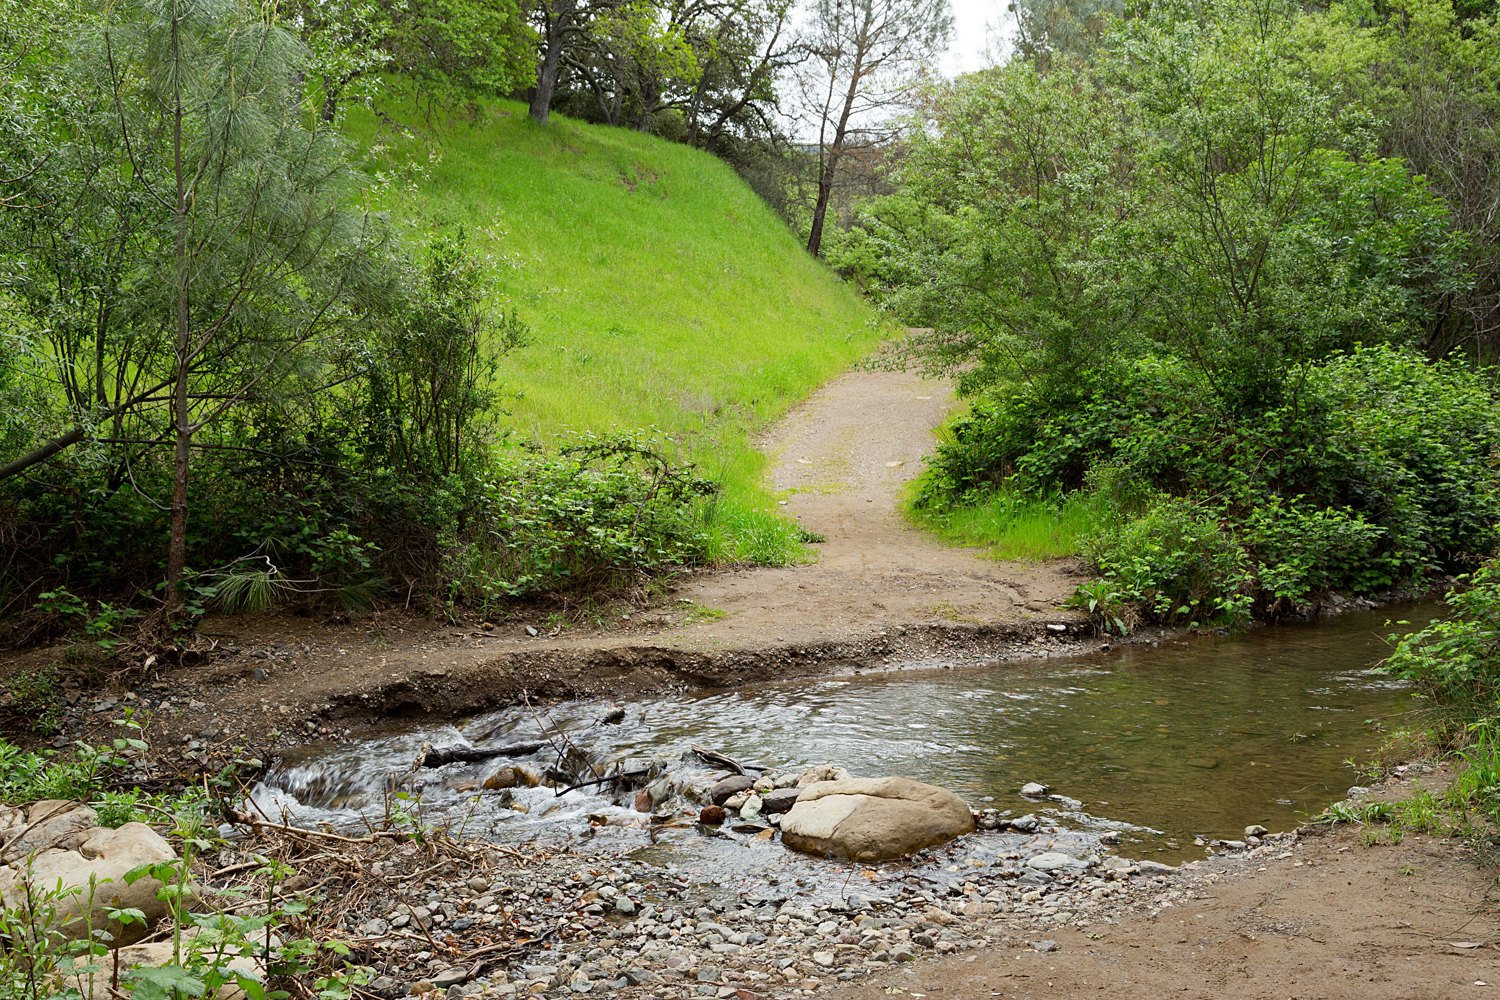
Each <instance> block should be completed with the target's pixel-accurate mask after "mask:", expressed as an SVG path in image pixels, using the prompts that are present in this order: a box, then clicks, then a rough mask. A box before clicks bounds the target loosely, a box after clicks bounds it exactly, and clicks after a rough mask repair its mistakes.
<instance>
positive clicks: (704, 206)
mask: <svg viewBox="0 0 1500 1000" xmlns="http://www.w3.org/2000/svg"><path fill="white" fill-rule="evenodd" d="M411 120H412V121H414V122H420V123H421V125H422V127H423V128H424V130H425V129H426V128H427V125H426V123H425V122H424V121H422V116H421V114H420V113H419V112H417V111H415V110H413V111H412V112H411ZM375 124H376V123H375V121H374V120H373V119H372V118H370V117H369V116H367V115H366V116H363V117H360V116H359V115H358V114H357V113H356V114H355V115H351V120H350V122H349V129H350V131H351V133H352V135H353V136H354V137H356V138H357V139H359V140H361V141H362V142H364V143H367V144H369V143H372V142H374V141H375V139H376V129H375ZM381 139H382V141H385V142H390V141H391V140H390V134H389V131H387V132H386V133H384V135H382V136H381ZM391 158H392V160H393V161H394V163H395V165H396V166H397V167H398V168H400V167H402V166H410V165H411V164H412V163H420V164H425V165H426V166H425V169H424V170H423V171H422V173H421V174H419V175H417V176H416V177H415V178H414V180H413V181H412V183H409V184H403V185H392V186H391V187H389V188H388V189H387V191H388V192H391V193H388V194H386V195H385V198H386V200H387V203H388V207H390V208H391V209H393V210H395V212H396V214H397V216H398V217H400V218H403V219H408V220H413V224H414V225H415V226H417V227H418V231H417V232H414V233H413V235H412V242H413V244H414V245H416V244H420V243H421V242H422V241H424V240H425V238H426V234H427V233H429V232H439V231H453V230H455V229H457V227H459V226H462V227H463V228H464V230H465V232H466V234H467V235H468V239H469V242H470V245H471V246H472V247H473V248H475V249H476V250H478V251H480V252H481V253H483V254H484V255H486V256H487V257H488V258H489V259H490V261H491V262H492V268H493V277H494V288H495V292H496V298H497V304H498V305H501V306H503V307H506V308H511V307H514V308H515V309H516V310H517V311H518V313H519V315H520V317H521V318H522V319H523V320H524V321H525V322H526V323H528V324H529V325H530V326H531V327H532V329H533V330H534V331H535V334H536V336H535V341H534V343H532V344H531V345H530V346H529V347H527V348H525V349H524V350H522V351H519V352H517V353H516V354H514V355H512V356H511V357H509V358H507V359H506V362H505V364H504V369H503V378H504V382H505V388H506V390H507V391H508V392H514V393H516V394H517V395H516V396H514V397H509V398H507V401H506V404H505V405H506V409H507V410H508V411H509V414H508V416H506V417H505V418H504V423H505V425H506V426H508V427H509V428H511V429H512V430H513V431H514V433H515V434H517V435H518V436H520V437H521V438H523V439H525V440H530V441H534V442H537V443H541V444H546V443H552V442H555V441H556V440H557V437H558V435H562V434H565V433H568V432H573V431H606V430H611V429H619V430H636V429H648V428H658V429H660V430H661V431H662V432H664V433H666V434H667V435H669V436H670V437H671V438H672V439H673V440H674V441H675V442H676V446H677V448H678V449H679V454H681V455H682V456H684V457H688V458H691V459H692V460H693V461H696V462H697V463H699V465H700V467H701V469H702V471H703V472H704V473H706V474H707V475H709V476H710V477H712V478H715V479H718V480H721V481H722V482H724V484H725V487H726V489H725V494H724V497H723V499H722V501H721V503H720V505H719V509H718V510H717V511H715V512H714V515H715V525H716V534H717V535H718V537H719V539H720V546H719V547H720V549H721V551H720V552H719V553H718V555H719V556H720V557H721V558H727V559H745V558H752V557H753V558H759V559H769V560H770V561H777V559H778V558H781V559H784V558H785V557H787V556H788V555H790V554H792V552H794V551H795V544H794V542H793V536H792V534H791V533H790V531H789V530H788V529H787V527H786V526H785V522H784V521H782V519H781V518H779V517H777V516H775V515H772V514H770V513H769V511H770V510H772V509H773V504H772V503H771V502H770V498H769V496H768V495H767V494H766V493H765V492H764V490H763V488H762V487H761V486H760V485H759V482H760V473H761V469H762V465H763V460H762V459H761V458H760V456H758V455H757V454H756V453H755V452H754V451H753V450H752V449H751V448H750V447H749V444H748V440H749V436H750V435H751V434H753V432H754V431H755V429H756V428H758V427H760V426H762V425H763V424H764V423H765V422H767V421H768V420H770V419H773V418H775V417H776V416H779V415H780V414H782V413H784V412H785V411H786V410H787V408H788V407H789V406H790V405H791V404H793V403H795V402H796V401H798V400H800V399H803V398H805V397H806V396H807V395H808V394H809V393H811V392H812V391H813V390H814V389H815V388H816V387H817V386H818V385H820V384H821V383H823V382H825V381H826V380H827V379H829V378H830V377H832V376H833V375H835V374H837V373H838V372H839V371H841V370H843V369H845V368H846V367H847V366H848V365H849V364H850V362H852V361H853V360H855V359H856V358H858V357H859V356H860V355H862V354H864V353H866V352H867V351H868V350H869V349H870V347H871V346H872V345H873V343H874V342H875V340H876V339H877V337H878V336H879V331H878V327H877V325H876V323H875V321H874V318H873V316H872V313H871V311H870V310H869V309H868V307H867V306H866V305H865V304H864V303H863V302H862V301H861V300H860V299H859V298H858V296H857V295H856V294H855V293H854V291H853V290H852V289H850V288H849V287H848V286H846V285H845V284H844V283H843V282H841V281H840V280H839V279H838V278H837V277H836V276H835V275H834V274H833V273H832V272H831V271H829V270H828V269H827V268H826V267H824V266H823V265H822V264H821V263H820V262H818V261H816V260H814V259H812V258H810V257H809V256H808V255H807V254H806V253H805V251H804V250H803V248H802V247H801V246H800V245H799V243H798V241H797V240H796V239H795V237H794V236H793V235H792V233H791V232H790V231H789V230H788V229H787V227H786V226H785V224H784V223H783V222H782V221H781V219H780V218H779V217H778V216H777V215H776V214H775V213H774V212H773V211H772V210H771V209H770V208H769V207H767V206H766V205H765V203H764V202H762V201H761V200H760V198H758V197H757V196H756V195H755V194H754V193H753V192H752V191H751V190H750V189H749V188H748V187H747V186H746V185H745V184H744V183H743V182H742V181H741V180H740V179H739V178H738V177H737V176H736V175H735V173H734V171H733V170H731V169H730V168H729V167H727V166H726V165H725V164H723V163H722V162H721V161H719V160H718V159H716V158H715V157H713V156H710V155H708V154H706V153H703V152H700V151H698V150H694V149H690V148H687V147H685V146H681V145H677V144H674V143H669V142H666V141H663V140H661V139H657V138H654V137H651V136H647V135H641V134H639V133H636V132H631V131H628V130H624V129H614V128H608V127H604V126H594V125H588V124H583V123H580V122H574V121H570V120H568V119H565V118H560V117H556V116H554V118H553V120H552V124H551V125H549V126H548V127H547V128H545V129H542V128H538V127H537V126H536V125H535V124H534V123H533V122H532V121H531V119H530V118H529V117H527V115H526V112H525V108H524V106H523V105H521V104H518V103H514V102H504V101H500V102H495V103H494V104H493V105H491V106H490V107H489V108H488V109H487V111H486V112H485V113H484V114H483V115H482V116H481V118H480V120H478V121H475V122H462V121H460V122H455V123H452V124H449V125H446V126H444V127H442V128H441V129H440V130H438V131H437V133H436V135H435V136H434V137H433V139H430V140H418V139H407V140H403V141H400V142H397V143H396V144H395V145H394V147H393V149H392V152H391ZM757 508H759V510H757ZM778 552H780V555H779V556H778V555H777V553H778Z"/></svg>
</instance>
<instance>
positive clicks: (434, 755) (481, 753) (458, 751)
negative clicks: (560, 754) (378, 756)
mask: <svg viewBox="0 0 1500 1000" xmlns="http://www.w3.org/2000/svg"><path fill="white" fill-rule="evenodd" d="M548 745H549V744H548V743H547V741H546V740H542V741H541V742H540V743H508V744H506V745H505V746H503V747H434V746H428V745H427V744H426V743H424V744H422V749H421V750H419V751H417V759H416V760H414V761H412V770H413V771H415V770H417V769H418V768H422V767H442V766H443V765H444V764H472V763H474V762H475V761H480V760H491V759H493V758H495V757H529V756H531V755H532V754H534V753H536V752H537V751H538V750H540V749H542V748H543V747H545V746H548Z"/></svg>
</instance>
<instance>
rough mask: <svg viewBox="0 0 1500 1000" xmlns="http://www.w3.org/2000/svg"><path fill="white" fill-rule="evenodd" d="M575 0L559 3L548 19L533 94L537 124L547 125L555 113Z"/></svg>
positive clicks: (548, 15) (534, 116)
mask: <svg viewBox="0 0 1500 1000" xmlns="http://www.w3.org/2000/svg"><path fill="white" fill-rule="evenodd" d="M575 9H576V0H558V3H557V5H556V8H555V11H553V12H548V13H547V14H546V15H545V16H546V34H545V38H544V39H543V44H544V46H545V48H543V50H542V61H541V64H540V65H539V66H538V67H537V73H536V93H535V94H533V95H531V117H532V118H533V119H535V120H536V123H537V124H538V125H545V124H547V117H548V115H550V114H551V112H552V92H553V91H554V90H556V89H557V72H558V69H559V68H560V67H561V66H562V51H563V38H564V37H565V33H566V32H567V30H568V27H569V26H570V24H571V23H572V20H573V12H574V10H575Z"/></svg>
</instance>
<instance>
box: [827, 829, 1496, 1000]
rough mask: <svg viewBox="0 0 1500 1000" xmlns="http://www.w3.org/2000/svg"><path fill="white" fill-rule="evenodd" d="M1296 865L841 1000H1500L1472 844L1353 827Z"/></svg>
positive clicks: (1275, 864)
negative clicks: (1377, 840) (1383, 841)
mask: <svg viewBox="0 0 1500 1000" xmlns="http://www.w3.org/2000/svg"><path fill="white" fill-rule="evenodd" d="M1296 859H1297V860H1295V861H1294V860H1290V859H1268V860H1267V861H1266V863H1265V864H1264V866H1262V867H1261V868H1260V870H1256V868H1255V867H1254V866H1247V867H1246V868H1244V869H1243V870H1242V871H1241V872H1240V873H1236V874H1234V875H1232V876H1230V877H1228V878H1226V879H1224V880H1223V881H1221V882H1218V883H1217V884H1215V885H1213V886H1211V887H1200V888H1198V889H1195V890H1192V891H1190V892H1186V893H1182V894H1181V895H1180V896H1179V897H1178V898H1176V899H1175V900H1168V901H1167V902H1168V903H1170V905H1165V906H1162V907H1161V908H1160V909H1159V910H1158V911H1157V912H1156V913H1155V914H1154V915H1147V914H1142V915H1139V916H1136V917H1131V918H1127V919H1125V920H1122V921H1121V922H1120V923H1118V924H1115V925H1104V924H1094V925H1092V926H1090V927H1089V928H1088V931H1087V932H1084V931H1079V930H1074V929H1071V928H1067V929H1058V930H1056V931H1051V932H1047V933H1046V934H1045V937H1046V938H1047V939H1050V940H1054V941H1056V943H1057V945H1058V950H1057V951H1054V952H1050V953H1043V952H1039V951H1037V950H1035V949H1034V948H1031V947H1029V946H1028V942H1029V941H1031V940H1033V939H1037V938H1040V937H1042V936H1043V935H1041V934H1038V933H1030V934H1022V935H1021V939H1018V940H1015V941H1014V943H1012V944H1010V945H998V946H995V947H992V948H985V949H982V950H979V951H976V952H973V953H971V954H969V955H965V956H963V957H953V958H945V959H939V960H938V961H935V962H920V963H916V964H915V965H914V966H912V967H910V968H908V969H904V970H901V971H895V970H893V971H891V972H889V973H885V974H879V975H875V976H871V977H869V978H868V979H866V980H862V981H860V982H859V983H858V984H857V985H854V984H851V985H849V986H845V987H841V988H838V989H835V990H833V991H831V992H829V993H828V994H827V996H828V998H829V1000H887V998H889V997H891V996H898V995H899V996H901V997H904V998H913V1000H917V998H922V997H925V998H927V1000H970V998H980V1000H992V998H1004V1000H1010V998H1019V1000H1027V998H1053V1000H1060V998H1065V997H1080V998H1081V997H1090V998H1099V1000H1146V998H1158V997H1182V998H1184V1000H1201V998H1214V1000H1218V998H1234V1000H1314V998H1317V1000H1448V998H1460V997H1464V998H1467V997H1489V996H1495V995H1496V994H1497V993H1500V952H1497V951H1496V947H1495V942H1496V939H1497V937H1500V918H1497V912H1496V906H1497V901H1500V900H1497V895H1496V886H1495V880H1494V876H1493V874H1492V873H1489V872H1486V871H1485V870H1484V869H1483V868H1481V867H1479V866H1476V865H1475V864H1474V862H1473V860H1472V858H1471V857H1470V856H1469V852H1468V850H1467V848H1466V847H1465V846H1464V845H1463V844H1462V843H1461V842H1459V841H1455V840H1447V839H1444V838H1440V837H1435V836H1428V835H1421V836H1409V837H1408V838H1407V839H1406V840H1405V841H1404V842H1403V843H1402V844H1401V845H1399V846H1395V847H1392V846H1382V847H1374V848H1368V847H1364V846H1362V845H1361V844H1360V842H1359V839H1358V835H1357V834H1356V833H1355V832H1354V831H1351V830H1349V829H1348V828H1341V829H1340V830H1339V832H1337V833H1335V834H1331V835H1328V836H1325V837H1322V838H1319V839H1317V840H1314V841H1311V842H1310V844H1309V848H1308V849H1307V850H1305V851H1299V852H1298V853H1297V854H1296ZM1168 888H1169V887H1168V886H1165V885H1164V886H1163V891H1164V892H1165V891H1167V890H1168ZM1158 898H1161V897H1158ZM1452 942H1461V943H1465V944H1469V945H1478V947H1462V948H1460V947H1454V946H1453V944H1452Z"/></svg>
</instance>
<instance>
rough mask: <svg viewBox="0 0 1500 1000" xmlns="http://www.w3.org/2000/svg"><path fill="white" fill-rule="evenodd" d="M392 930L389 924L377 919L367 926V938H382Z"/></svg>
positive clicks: (365, 928)
mask: <svg viewBox="0 0 1500 1000" xmlns="http://www.w3.org/2000/svg"><path fill="white" fill-rule="evenodd" d="M390 929H391V928H390V925H389V924H387V923H386V922H385V921H384V920H381V919H380V918H379V917H376V918H375V919H374V920H371V921H370V922H369V923H367V924H365V927H364V931H365V937H380V936H381V935H383V934H385V933H387V932H388V931H389V930H390Z"/></svg>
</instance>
